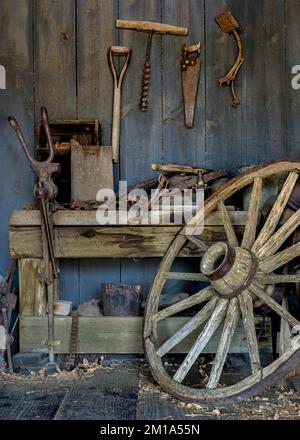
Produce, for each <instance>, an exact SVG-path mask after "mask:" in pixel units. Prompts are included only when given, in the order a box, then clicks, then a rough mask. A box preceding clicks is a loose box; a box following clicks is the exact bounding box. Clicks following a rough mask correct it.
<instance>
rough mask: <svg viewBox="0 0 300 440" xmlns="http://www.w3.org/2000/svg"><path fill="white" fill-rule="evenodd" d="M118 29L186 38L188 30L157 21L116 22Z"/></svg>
mask: <svg viewBox="0 0 300 440" xmlns="http://www.w3.org/2000/svg"><path fill="white" fill-rule="evenodd" d="M116 28H117V29H130V30H133V31H140V32H151V31H152V32H154V33H156V34H172V35H178V36H182V37H185V36H186V35H188V32H189V31H188V28H186V27H180V26H173V25H171V24H165V23H157V22H155V21H136V20H116Z"/></svg>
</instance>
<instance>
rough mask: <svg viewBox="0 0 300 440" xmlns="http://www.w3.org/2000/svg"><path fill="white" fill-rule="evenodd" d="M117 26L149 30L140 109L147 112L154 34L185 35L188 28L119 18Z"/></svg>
mask: <svg viewBox="0 0 300 440" xmlns="http://www.w3.org/2000/svg"><path fill="white" fill-rule="evenodd" d="M116 28H118V29H130V30H134V31H140V32H147V33H148V43H147V51H146V59H145V64H144V70H143V82H142V94H141V102H140V109H141V111H143V112H145V111H146V110H147V108H148V100H149V89H150V76H151V73H150V72H151V67H150V53H151V44H152V37H153V34H162V35H166V34H168V35H177V36H181V37H185V36H186V35H187V34H188V29H187V28H185V27H179V26H173V25H170V24H165V23H157V22H155V21H134V20H117V21H116Z"/></svg>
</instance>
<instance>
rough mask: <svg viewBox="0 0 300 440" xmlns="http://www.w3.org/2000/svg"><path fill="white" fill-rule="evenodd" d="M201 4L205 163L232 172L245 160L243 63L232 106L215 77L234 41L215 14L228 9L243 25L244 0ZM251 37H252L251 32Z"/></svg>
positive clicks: (230, 57)
mask: <svg viewBox="0 0 300 440" xmlns="http://www.w3.org/2000/svg"><path fill="white" fill-rule="evenodd" d="M205 5H206V6H205V31H206V43H205V45H206V155H207V162H206V163H207V166H208V167H209V168H215V167H224V168H225V169H227V170H228V171H230V172H233V173H236V172H237V168H238V167H239V166H240V165H241V164H244V163H245V161H246V150H245V147H244V146H243V144H244V142H245V116H244V115H245V111H246V105H247V104H246V82H245V76H244V74H245V71H244V67H245V66H242V68H241V70H240V72H239V74H238V77H237V82H236V83H237V93H238V96H239V98H240V101H241V105H240V106H239V107H238V108H237V109H234V108H233V107H232V99H231V92H230V88H229V87H227V86H223V87H220V86H219V85H218V82H217V80H218V78H219V77H221V76H223V75H225V73H227V71H228V69H229V68H230V67H231V66H232V64H233V62H234V61H235V58H236V45H235V43H234V41H233V38H232V36H231V35H229V34H225V33H223V32H222V31H221V29H220V28H219V26H218V25H217V24H216V22H215V17H216V16H218V15H220V14H222V13H224V12H226V11H232V13H233V15H234V16H235V17H236V19H237V20H238V21H239V23H240V24H241V26H242V27H243V28H244V27H247V21H246V17H245V1H243V0H224V1H222V2H220V1H219V0H210V1H208V2H206V4H205ZM242 38H243V36H242ZM251 38H255V37H254V35H252V36H251Z"/></svg>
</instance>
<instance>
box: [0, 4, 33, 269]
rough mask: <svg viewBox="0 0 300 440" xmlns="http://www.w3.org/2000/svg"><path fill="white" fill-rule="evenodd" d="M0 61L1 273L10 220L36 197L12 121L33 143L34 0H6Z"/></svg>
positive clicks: (1, 14) (2, 10) (0, 15)
mask: <svg viewBox="0 0 300 440" xmlns="http://www.w3.org/2000/svg"><path fill="white" fill-rule="evenodd" d="M0 22H1V26H0V41H1V44H0V64H1V65H3V66H4V67H5V69H6V89H5V90H0V164H1V172H0V273H4V272H5V269H6V267H7V262H8V220H9V217H10V216H11V214H12V212H13V210H14V209H18V208H19V209H20V208H22V207H23V204H24V202H31V201H32V188H33V183H34V178H33V174H32V173H31V171H30V168H29V164H28V162H27V161H26V159H25V156H24V154H23V152H22V150H21V147H20V145H19V143H18V140H17V138H16V136H15V134H14V132H13V130H12V129H11V127H10V126H9V124H8V121H7V117H8V115H9V114H14V115H15V116H16V117H17V119H18V121H19V123H20V125H21V126H22V129H23V132H24V136H25V137H26V139H27V141H28V143H29V145H30V149H31V151H32V147H33V124H34V121H33V107H34V102H33V47H32V40H33V38H32V14H31V1H30V0H23V1H22V2H20V1H18V0H2V1H1V8H0Z"/></svg>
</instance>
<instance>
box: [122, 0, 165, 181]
mask: <svg viewBox="0 0 300 440" xmlns="http://www.w3.org/2000/svg"><path fill="white" fill-rule="evenodd" d="M160 3H161V2H160V1H157V0H131V1H129V0H124V1H121V2H120V4H119V18H120V19H128V20H143V19H145V20H151V21H159V22H160V21H161V4H160ZM147 38H148V36H147V34H146V33H145V32H136V31H132V30H123V29H121V30H119V41H120V45H121V46H127V47H130V48H131V49H132V56H131V62H130V65H129V68H128V71H127V73H126V76H125V78H124V83H123V94H122V95H123V98H122V112H121V139H120V171H121V179H122V180H127V181H128V184H132V183H136V182H139V181H142V180H145V179H147V178H150V177H153V176H155V175H156V174H155V173H154V172H153V171H151V170H150V169H149V164H150V163H152V162H160V161H161V158H162V131H161V71H160V66H161V37H160V35H154V36H153V41H152V50H151V86H150V102H149V107H148V111H147V112H145V113H143V112H141V111H140V108H139V105H140V96H141V86H142V72H143V66H144V62H145V56H146V48H147ZM167 38H168V37H167Z"/></svg>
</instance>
